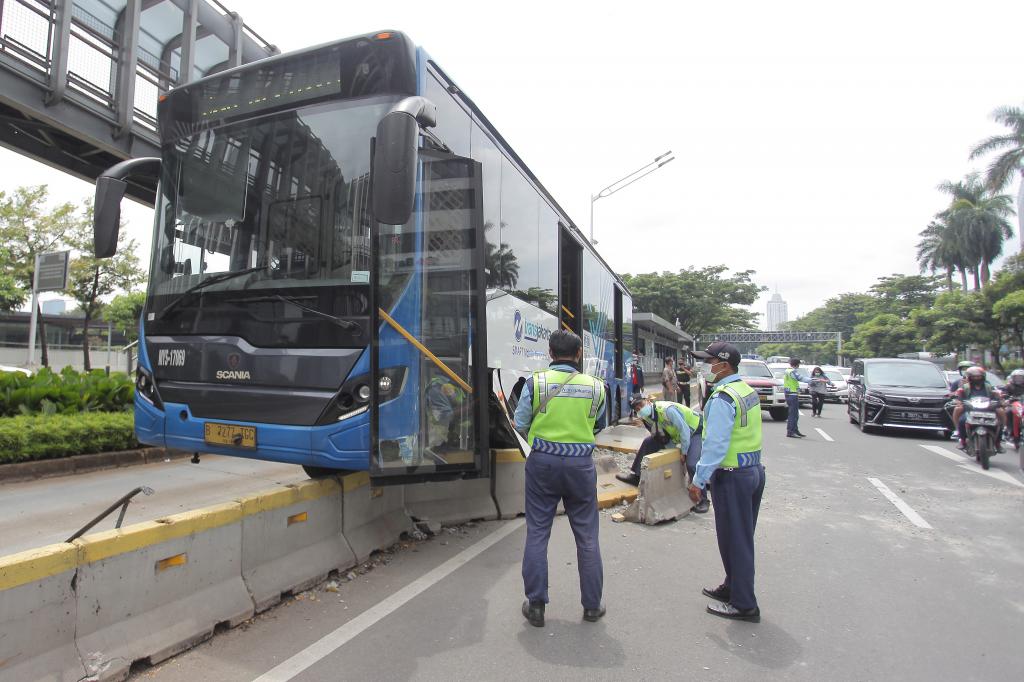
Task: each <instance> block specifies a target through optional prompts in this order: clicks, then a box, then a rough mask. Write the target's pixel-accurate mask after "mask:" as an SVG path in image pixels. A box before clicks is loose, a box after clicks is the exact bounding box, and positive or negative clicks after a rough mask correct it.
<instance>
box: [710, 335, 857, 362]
mask: <svg viewBox="0 0 1024 682" xmlns="http://www.w3.org/2000/svg"><path fill="white" fill-rule="evenodd" d="M705 341H706V342H707V343H713V342H715V341H725V342H727V343H732V344H750V345H753V346H755V347H756V346H757V345H759V344H762V343H824V342H826V341H835V342H836V357H837V358H842V355H843V334H842V332H790V331H787V332H783V331H778V332H720V333H717V334H704V335H703V336H701V342H702V343H703V342H705Z"/></svg>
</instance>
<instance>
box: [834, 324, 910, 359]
mask: <svg viewBox="0 0 1024 682" xmlns="http://www.w3.org/2000/svg"><path fill="white" fill-rule="evenodd" d="M920 347H921V344H920V341H919V335H918V331H917V328H916V327H915V326H914V323H913V322H912V321H910V320H908V319H905V318H902V317H900V316H898V315H894V314H893V313H882V314H880V315H875V316H874V317H872V318H871V319H870V320H868V321H867V322H864V323H863V324H860V325H857V329H856V331H855V332H854V333H853V338H851V339H850V342H849V344H847V347H846V349H845V350H844V352H845V353H848V354H849V355H850V356H851V357H859V358H875V357H896V356H897V355H899V354H900V353H910V352H913V351H916V350H920Z"/></svg>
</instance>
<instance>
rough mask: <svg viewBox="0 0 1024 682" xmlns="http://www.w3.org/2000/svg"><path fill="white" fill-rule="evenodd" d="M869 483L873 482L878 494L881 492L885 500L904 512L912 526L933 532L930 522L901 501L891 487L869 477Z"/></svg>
mask: <svg viewBox="0 0 1024 682" xmlns="http://www.w3.org/2000/svg"><path fill="white" fill-rule="evenodd" d="M868 481H870V482H871V485H873V486H875V487H876V488H878V492H880V493H882V494H883V495H885V499H887V500H889V501H890V502H892V503H893V506H895V507H896V508H897V509H899V510H900V511H901V512H903V515H904V516H906V517H907V518H908V519H910V522H911V523H912V524H914V525H915V526H917V527H918V528H927V529H929V530H931V526H930V525H929V524H928V522H927V521H925V520H924V519H922V518H921V515H920V514H918V513H917V512H916V511H914V510H913V509H911V508H910V505H909V504H907V503H906V502H904V501H903V500H901V499H900V498H899V495H897V494H896V493H894V492H893V491H891V490H889V486H887V485H886V484H884V483H882V482H881V481H879V480H878V479H877V478H871V477H868Z"/></svg>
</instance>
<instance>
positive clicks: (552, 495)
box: [515, 329, 605, 627]
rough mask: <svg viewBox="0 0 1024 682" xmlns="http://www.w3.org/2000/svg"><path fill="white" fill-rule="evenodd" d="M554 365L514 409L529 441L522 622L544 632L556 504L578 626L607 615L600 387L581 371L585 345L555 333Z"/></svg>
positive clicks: (527, 388) (566, 333)
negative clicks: (575, 590)
mask: <svg viewBox="0 0 1024 682" xmlns="http://www.w3.org/2000/svg"><path fill="white" fill-rule="evenodd" d="M548 352H549V353H550V355H551V360H552V362H551V365H550V366H549V367H548V369H546V370H541V371H539V372H534V373H533V376H532V377H531V378H530V379H528V380H527V381H526V384H525V385H524V386H523V390H522V393H521V394H520V396H519V403H518V404H517V405H516V412H515V422H516V429H517V430H518V431H519V432H520V433H523V434H525V435H526V438H527V442H528V443H529V444H530V456H529V458H528V459H527V460H526V548H525V549H524V550H523V586H524V588H525V591H526V601H524V602H523V608H522V611H523V616H524V617H525V618H526V620H528V621H529V622H530V625H533V626H536V627H543V626H544V607H545V605H546V604H547V602H548V539H549V538H550V537H551V523H552V522H553V521H554V519H555V511H556V509H557V508H558V503H559V501H561V502H562V503H563V504H564V506H565V514H566V516H567V517H569V525H570V526H571V527H572V532H573V535H574V536H575V537H576V557H577V564H578V568H579V572H580V593H581V597H582V599H581V601H582V602H583V619H584V620H586V621H590V622H596V621H598V620H600V619H601V617H602V616H603V615H604V614H605V607H604V604H603V603H602V602H601V594H602V592H603V590H604V568H603V566H602V563H601V548H600V545H599V543H598V537H597V534H598V520H599V516H598V512H597V470H596V469H595V467H594V458H593V452H594V424H595V423H596V422H597V420H598V419H600V418H601V416H602V415H603V414H604V409H605V405H604V396H605V392H604V382H602V381H601V380H600V379H596V378H594V377H592V376H589V375H587V374H583V373H582V372H581V369H580V362H581V360H582V359H583V342H582V341H580V337H578V336H576V334H574V333H572V332H570V331H566V330H564V329H559V330H557V331H555V332H552V334H551V338H550V339H549V340H548Z"/></svg>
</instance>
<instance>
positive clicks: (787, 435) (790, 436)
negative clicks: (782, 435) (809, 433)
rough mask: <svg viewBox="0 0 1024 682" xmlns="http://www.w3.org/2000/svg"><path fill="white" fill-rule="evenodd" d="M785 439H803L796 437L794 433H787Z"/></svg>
mask: <svg viewBox="0 0 1024 682" xmlns="http://www.w3.org/2000/svg"><path fill="white" fill-rule="evenodd" d="M786 438H803V436H798V435H796V434H795V433H787V434H786Z"/></svg>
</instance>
